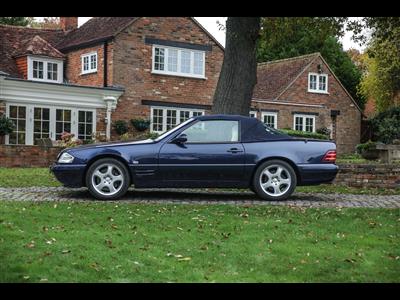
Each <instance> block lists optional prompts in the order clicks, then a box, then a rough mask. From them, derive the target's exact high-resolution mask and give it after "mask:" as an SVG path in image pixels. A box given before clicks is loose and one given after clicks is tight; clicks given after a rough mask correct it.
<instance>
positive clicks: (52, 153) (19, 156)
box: [0, 145, 62, 168]
mask: <svg viewBox="0 0 400 300" xmlns="http://www.w3.org/2000/svg"><path fill="white" fill-rule="evenodd" d="M61 150H62V148H60V147H49V148H42V147H39V146H26V145H0V167H3V168H13V167H48V166H49V165H51V164H52V163H53V162H54V161H55V160H56V158H57V155H58V153H59V152H60V151H61Z"/></svg>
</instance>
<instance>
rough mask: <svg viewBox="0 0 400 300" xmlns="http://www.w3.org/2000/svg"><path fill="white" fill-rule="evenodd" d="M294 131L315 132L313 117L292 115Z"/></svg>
mask: <svg viewBox="0 0 400 300" xmlns="http://www.w3.org/2000/svg"><path fill="white" fill-rule="evenodd" d="M293 129H294V130H299V131H307V132H315V116H311V115H294V126H293Z"/></svg>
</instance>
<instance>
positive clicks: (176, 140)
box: [172, 133, 187, 144]
mask: <svg viewBox="0 0 400 300" xmlns="http://www.w3.org/2000/svg"><path fill="white" fill-rule="evenodd" d="M186 142H187V136H186V134H184V133H182V134H180V135H178V136H177V137H176V138H174V139H173V140H172V143H174V144H184V143H186Z"/></svg>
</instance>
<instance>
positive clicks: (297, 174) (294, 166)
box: [250, 156, 301, 184]
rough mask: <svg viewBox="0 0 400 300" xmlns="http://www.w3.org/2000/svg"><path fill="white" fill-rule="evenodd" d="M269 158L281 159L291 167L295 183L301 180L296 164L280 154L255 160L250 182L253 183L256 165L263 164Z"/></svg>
mask: <svg viewBox="0 0 400 300" xmlns="http://www.w3.org/2000/svg"><path fill="white" fill-rule="evenodd" d="M269 160H282V161H284V162H286V163H288V164H289V165H290V166H291V167H292V168H293V170H294V173H295V174H296V179H297V184H299V183H300V182H301V176H300V171H299V168H298V167H297V166H296V164H295V163H294V162H293V161H292V160H290V159H289V158H287V157H282V156H271V157H266V158H263V159H262V160H260V161H259V162H257V164H256V165H255V167H254V171H253V174H251V181H250V184H253V180H254V175H255V174H256V172H257V169H258V167H259V166H260V165H261V164H263V163H265V162H266V161H269Z"/></svg>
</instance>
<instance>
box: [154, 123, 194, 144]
mask: <svg viewBox="0 0 400 300" xmlns="http://www.w3.org/2000/svg"><path fill="white" fill-rule="evenodd" d="M192 121H193V118H190V119H187V120H186V121H185V122H183V123H180V124H179V125H178V126H176V127H174V128H172V129H170V130H168V131H166V132H164V133H163V134H162V135H160V136H159V137H157V138H156V139H154V141H155V142H158V141H161V140H162V139H163V138H165V137H166V136H167V135H170V134H171V133H173V132H175V131H177V130H178V129H179V128H182V127H183V126H185V125H186V124H188V123H190V122H192Z"/></svg>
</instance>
